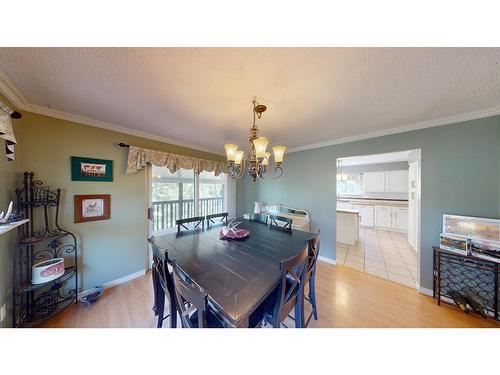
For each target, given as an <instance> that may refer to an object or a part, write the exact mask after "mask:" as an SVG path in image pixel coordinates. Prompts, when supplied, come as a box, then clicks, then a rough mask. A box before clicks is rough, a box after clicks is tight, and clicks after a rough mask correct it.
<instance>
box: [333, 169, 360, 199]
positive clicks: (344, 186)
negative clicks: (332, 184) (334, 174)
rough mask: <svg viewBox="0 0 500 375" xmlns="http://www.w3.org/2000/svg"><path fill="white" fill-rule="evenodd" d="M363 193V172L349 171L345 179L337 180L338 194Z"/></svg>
mask: <svg viewBox="0 0 500 375" xmlns="http://www.w3.org/2000/svg"><path fill="white" fill-rule="evenodd" d="M361 194H363V174H362V173H349V172H348V173H347V179H346V180H345V181H337V195H361Z"/></svg>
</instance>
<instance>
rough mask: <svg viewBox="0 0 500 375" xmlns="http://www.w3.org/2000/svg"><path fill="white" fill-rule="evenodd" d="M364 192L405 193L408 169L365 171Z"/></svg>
mask: <svg viewBox="0 0 500 375" xmlns="http://www.w3.org/2000/svg"><path fill="white" fill-rule="evenodd" d="M364 181H365V192H366V193H407V192H408V171H407V170H401V171H386V172H366V173H365V174H364Z"/></svg>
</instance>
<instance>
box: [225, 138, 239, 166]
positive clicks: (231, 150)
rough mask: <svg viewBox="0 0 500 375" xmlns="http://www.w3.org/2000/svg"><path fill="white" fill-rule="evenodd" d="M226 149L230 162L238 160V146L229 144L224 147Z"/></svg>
mask: <svg viewBox="0 0 500 375" xmlns="http://www.w3.org/2000/svg"><path fill="white" fill-rule="evenodd" d="M224 148H225V149H226V157H227V161H228V162H234V161H235V159H236V150H238V145H235V144H233V143H227V144H225V145H224Z"/></svg>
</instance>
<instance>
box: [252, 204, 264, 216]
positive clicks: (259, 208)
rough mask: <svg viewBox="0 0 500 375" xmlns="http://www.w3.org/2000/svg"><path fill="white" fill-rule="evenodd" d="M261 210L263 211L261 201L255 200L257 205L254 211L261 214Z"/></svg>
mask: <svg viewBox="0 0 500 375" xmlns="http://www.w3.org/2000/svg"><path fill="white" fill-rule="evenodd" d="M261 211H262V207H261V204H260V202H255V207H254V209H253V213H254V214H260V213H261Z"/></svg>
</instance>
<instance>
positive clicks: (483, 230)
mask: <svg viewBox="0 0 500 375" xmlns="http://www.w3.org/2000/svg"><path fill="white" fill-rule="evenodd" d="M442 232H443V233H450V234H457V235H460V236H465V237H469V238H477V239H483V240H492V241H500V220H499V219H488V218H483V217H472V216H459V215H447V214H444V215H443V229H442Z"/></svg>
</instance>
